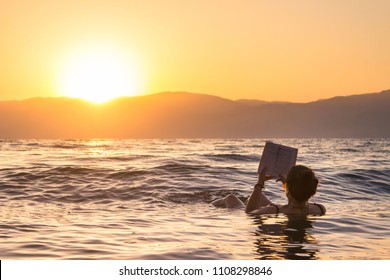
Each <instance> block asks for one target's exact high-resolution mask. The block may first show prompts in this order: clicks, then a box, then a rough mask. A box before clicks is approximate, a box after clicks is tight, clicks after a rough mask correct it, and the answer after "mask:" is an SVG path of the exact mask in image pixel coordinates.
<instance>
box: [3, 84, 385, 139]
mask: <svg viewBox="0 0 390 280" xmlns="http://www.w3.org/2000/svg"><path fill="white" fill-rule="evenodd" d="M48 116H51V117H48ZM388 120H390V90H385V91H381V92H379V93H369V94H358V95H356V94H355V95H350V96H337V97H333V98H329V99H323V100H318V101H313V102H308V103H290V102H266V101H259V100H246V101H244V102H243V100H236V101H234V100H230V99H226V98H222V97H218V96H213V95H208V94H198V93H189V92H160V93H156V94H151V95H145V96H135V97H121V98H117V99H114V100H112V101H110V102H108V103H106V104H100V105H94V104H91V103H88V102H87V101H84V100H82V99H75V98H66V97H53V98H50V97H49V98H30V99H26V100H21V101H0V138H277V137H303V138H304V137H309V138H321V137H325V138H329V137H340V138H345V137H373V138H376V137H390V128H389V126H388V125H387V122H388Z"/></svg>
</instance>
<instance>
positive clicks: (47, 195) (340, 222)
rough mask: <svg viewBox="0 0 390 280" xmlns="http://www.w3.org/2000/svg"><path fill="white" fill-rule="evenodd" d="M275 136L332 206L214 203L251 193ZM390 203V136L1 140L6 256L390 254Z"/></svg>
mask: <svg viewBox="0 0 390 280" xmlns="http://www.w3.org/2000/svg"><path fill="white" fill-rule="evenodd" d="M265 140H273V141H274V142H277V143H280V144H284V145H288V146H293V147H296V148H298V149H299V153H298V161H297V163H298V164H304V165H307V166H309V167H311V168H312V169H313V170H314V171H315V173H316V175H317V177H318V178H319V180H320V184H319V187H318V191H317V194H316V195H315V196H314V197H313V198H312V199H311V202H317V203H322V204H324V205H325V206H326V208H327V214H326V215H325V216H308V217H306V218H299V219H292V218H291V217H290V218H289V217H286V216H285V215H266V216H253V215H247V214H245V213H244V211H243V210H229V209H224V208H215V207H213V206H211V205H210V202H211V201H213V200H214V199H217V198H221V197H224V196H226V195H227V194H230V193H233V194H235V195H237V196H238V197H240V198H242V199H243V200H244V199H246V198H247V197H248V196H249V195H250V193H251V191H252V188H253V185H254V184H255V183H256V181H257V174H256V172H257V167H258V163H259V160H260V156H261V152H262V149H263V147H264V143H265ZM265 194H266V195H267V196H268V197H269V198H270V200H272V201H273V202H274V203H281V204H283V203H286V198H285V195H284V192H283V190H282V187H281V186H280V183H276V182H273V181H270V182H268V183H267V186H266V189H265ZM389 209H390V139H234V140H230V139H229V140H226V139H178V140H0V258H1V259H389V258H390V241H389V240H390V210H389Z"/></svg>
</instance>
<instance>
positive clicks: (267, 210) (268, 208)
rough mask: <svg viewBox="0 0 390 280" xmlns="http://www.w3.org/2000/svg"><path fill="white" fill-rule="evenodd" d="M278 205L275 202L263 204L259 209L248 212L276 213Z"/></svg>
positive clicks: (255, 213) (259, 213) (258, 213)
mask: <svg viewBox="0 0 390 280" xmlns="http://www.w3.org/2000/svg"><path fill="white" fill-rule="evenodd" d="M279 208H280V206H277V205H275V204H272V205H267V206H263V207H261V208H259V209H256V210H253V211H252V212H250V214H254V215H262V214H278V213H279Z"/></svg>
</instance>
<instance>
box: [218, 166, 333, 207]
mask: <svg viewBox="0 0 390 280" xmlns="http://www.w3.org/2000/svg"><path fill="white" fill-rule="evenodd" d="M266 172H267V168H264V169H263V170H262V171H261V173H260V174H259V180H258V182H257V184H256V185H255V186H254V189H253V192H252V194H251V196H250V197H249V199H248V201H247V203H246V205H245V204H244V203H243V202H242V201H241V200H240V199H239V198H237V197H236V196H235V195H233V194H230V195H228V196H226V197H224V198H221V199H217V200H215V201H213V202H212V203H211V204H212V205H214V206H216V207H227V208H245V212H246V213H251V214H257V215H261V214H279V213H284V214H288V215H295V214H298V215H308V214H310V215H324V214H325V212H326V209H325V207H324V206H323V205H322V204H317V203H308V200H309V199H310V198H311V197H312V196H313V195H314V194H315V193H316V191H317V186H318V179H317V178H316V177H315V175H314V172H313V171H312V170H311V169H310V168H308V167H306V166H303V165H296V166H294V167H292V168H291V169H290V171H289V172H288V175H287V178H284V177H283V176H280V178H279V179H278V180H277V181H281V182H282V183H283V189H284V191H285V194H286V197H287V199H288V203H287V204H286V205H277V204H274V203H272V202H271V201H270V200H269V199H268V198H267V197H266V196H265V194H264V193H263V189H264V184H265V182H266V181H267V180H270V179H272V177H271V176H267V175H266Z"/></svg>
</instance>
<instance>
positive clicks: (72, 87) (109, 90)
mask: <svg viewBox="0 0 390 280" xmlns="http://www.w3.org/2000/svg"><path fill="white" fill-rule="evenodd" d="M139 74H140V73H139V71H138V72H137V71H136V65H135V63H134V62H132V61H130V59H129V58H128V56H126V55H125V54H124V53H120V52H119V51H117V50H108V49H88V50H84V51H79V52H77V53H73V54H72V55H70V56H69V57H67V58H66V60H65V62H64V65H63V67H62V71H61V74H60V82H59V84H60V85H59V87H60V89H59V90H60V92H61V94H62V95H64V96H67V97H75V98H82V99H85V100H88V101H90V102H93V103H103V102H106V101H109V100H111V99H113V98H116V97H121V96H133V95H137V94H139V93H140V86H141V85H140V83H141V81H140V77H139V76H140V75H139Z"/></svg>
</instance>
